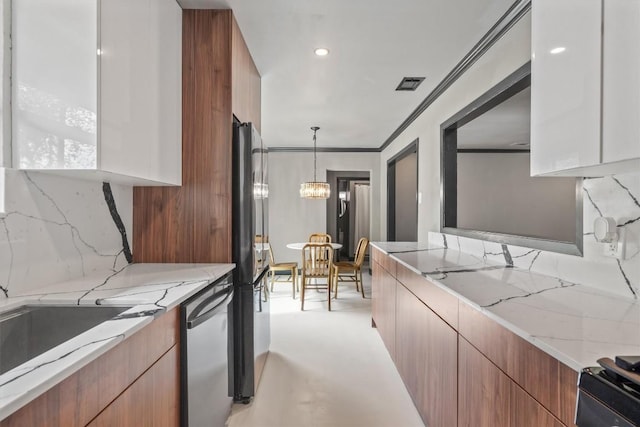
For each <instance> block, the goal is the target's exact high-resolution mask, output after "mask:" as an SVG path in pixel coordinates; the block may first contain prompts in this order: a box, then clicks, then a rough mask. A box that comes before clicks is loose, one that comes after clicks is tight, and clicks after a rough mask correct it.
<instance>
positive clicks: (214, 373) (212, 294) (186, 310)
mask: <svg viewBox="0 0 640 427" xmlns="http://www.w3.org/2000/svg"><path fill="white" fill-rule="evenodd" d="M232 297H233V276H232V274H231V273H228V274H227V275H226V276H224V277H222V278H221V279H218V280H217V281H215V282H214V283H212V284H210V285H209V286H207V287H206V288H205V289H203V290H202V291H200V292H199V293H198V294H196V295H195V296H193V297H192V298H190V299H189V300H187V301H186V302H184V303H183V304H182V307H181V313H182V318H181V342H180V350H181V392H180V393H181V409H180V412H181V425H182V426H183V427H187V426H191V427H201V426H211V427H218V426H220V427H222V426H224V424H225V421H226V420H227V417H228V416H229V412H230V410H231V397H229V393H228V380H229V379H228V364H229V357H228V349H229V334H228V312H229V310H228V305H229V303H230V302H231V300H232Z"/></svg>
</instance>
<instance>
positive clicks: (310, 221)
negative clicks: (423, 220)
mask: <svg viewBox="0 0 640 427" xmlns="http://www.w3.org/2000/svg"><path fill="white" fill-rule="evenodd" d="M379 169H380V154H379V153H318V180H319V181H320V180H325V179H326V173H327V170H332V171H341V170H346V171H368V172H369V173H370V183H371V240H380V233H379V230H380V212H381V210H380V206H381V202H380V191H379V189H380V170H379ZM268 173H269V240H270V242H271V246H272V247H273V250H274V253H275V257H276V261H277V262H285V261H299V259H298V258H300V256H301V254H300V251H297V250H292V249H287V248H286V244H287V243H291V242H304V241H307V239H308V238H309V235H310V234H311V233H313V232H324V231H326V216H327V208H326V203H327V202H326V201H325V200H307V199H302V198H300V184H301V183H303V182H305V181H311V180H313V154H312V153H296V152H291V153H289V152H276V153H269V168H268ZM331 191H335V188H332V189H331Z"/></svg>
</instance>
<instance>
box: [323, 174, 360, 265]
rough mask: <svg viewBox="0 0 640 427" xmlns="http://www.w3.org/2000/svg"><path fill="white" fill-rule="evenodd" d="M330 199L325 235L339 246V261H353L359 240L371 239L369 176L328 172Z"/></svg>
mask: <svg viewBox="0 0 640 427" xmlns="http://www.w3.org/2000/svg"><path fill="white" fill-rule="evenodd" d="M327 180H328V182H329V184H330V185H331V189H332V191H331V197H329V200H328V201H327V232H328V233H329V234H330V235H331V238H332V240H333V241H334V242H337V243H340V244H341V245H342V248H341V249H340V250H339V251H338V255H339V258H340V259H349V260H352V259H353V255H354V252H355V250H356V246H357V244H358V240H360V238H361V237H366V238H367V239H369V238H370V235H369V234H370V229H371V227H370V221H371V187H370V176H369V172H362V171H327Z"/></svg>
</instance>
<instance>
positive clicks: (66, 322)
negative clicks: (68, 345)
mask: <svg viewBox="0 0 640 427" xmlns="http://www.w3.org/2000/svg"><path fill="white" fill-rule="evenodd" d="M129 308H130V307H107V306H50V305H47V306H43V305H25V306H21V307H19V308H17V309H14V310H11V311H7V312H4V313H0V375H1V374H4V373H5V372H7V371H10V370H11V369H13V368H15V367H16V366H19V365H21V364H23V363H24V362H26V361H28V360H30V359H33V358H34V357H36V356H38V355H40V354H42V353H44V352H45V351H47V350H50V349H52V348H53V347H55V346H57V345H59V344H62V343H63V342H65V341H68V340H70V339H71V338H73V337H75V336H76V335H79V334H81V333H83V332H85V331H87V330H89V329H91V328H93V327H94V326H97V325H99V324H100V323H102V322H104V321H106V320H109V319H112V318H113V317H115V316H117V315H118V314H120V313H122V312H124V311H126V310H128V309H129Z"/></svg>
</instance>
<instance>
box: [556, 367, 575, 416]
mask: <svg viewBox="0 0 640 427" xmlns="http://www.w3.org/2000/svg"><path fill="white" fill-rule="evenodd" d="M559 381H560V392H559V393H558V398H559V400H560V401H559V403H558V407H559V411H558V414H557V415H558V418H560V421H562V422H563V423H564V424H565V425H567V426H571V427H573V426H575V424H574V421H575V415H576V400H577V398H578V395H577V391H578V386H577V384H578V373H577V372H576V371H574V370H573V369H571V368H570V367H568V366H566V365H565V364H564V363H559Z"/></svg>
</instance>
